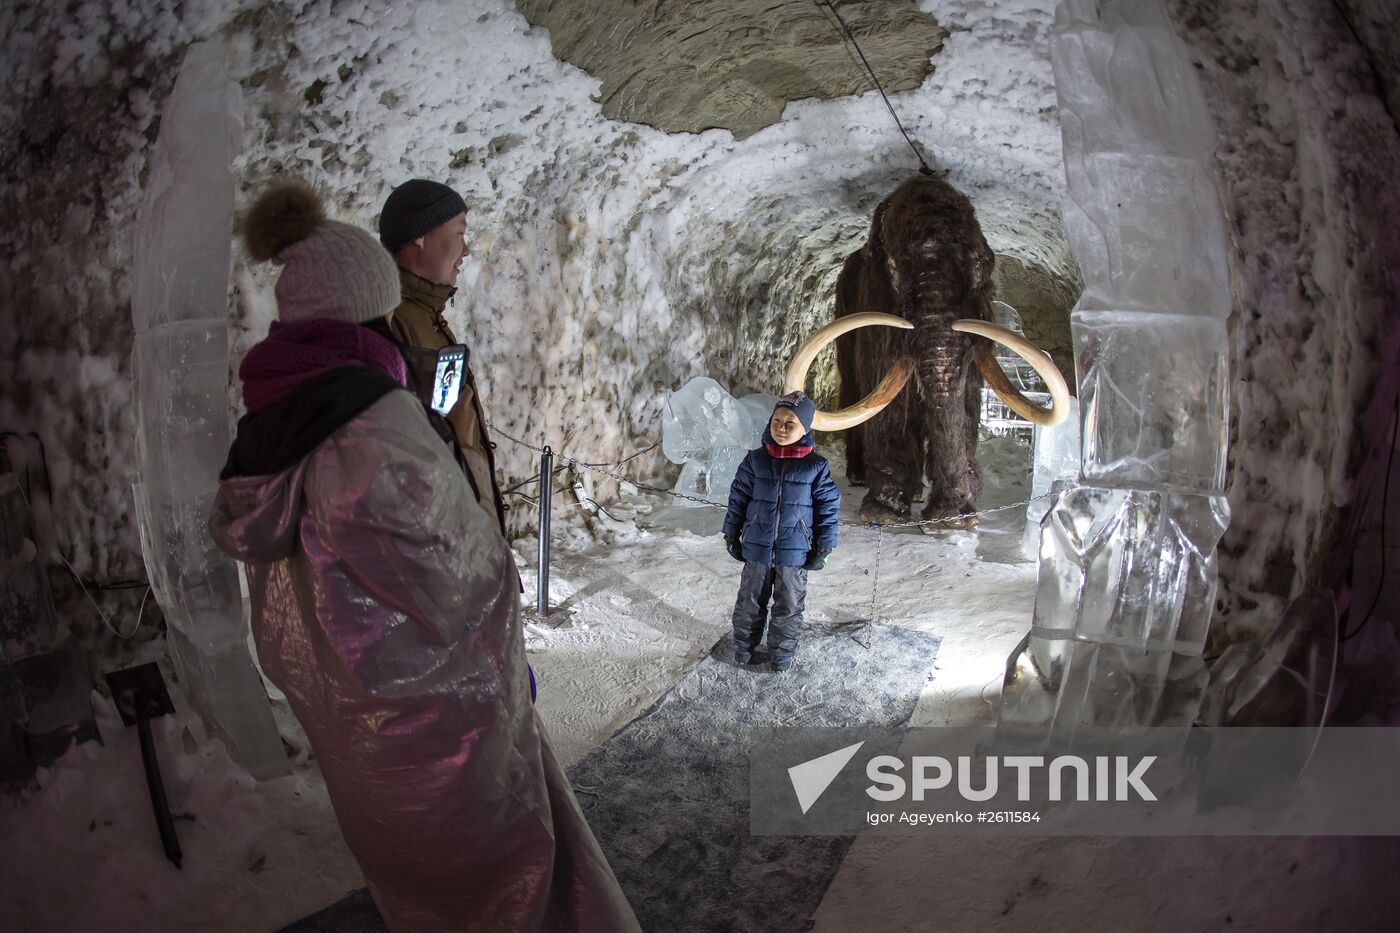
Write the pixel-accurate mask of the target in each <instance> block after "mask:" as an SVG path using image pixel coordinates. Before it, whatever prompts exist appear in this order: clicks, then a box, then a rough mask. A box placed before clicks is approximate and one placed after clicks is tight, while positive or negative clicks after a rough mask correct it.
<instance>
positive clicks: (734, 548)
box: [724, 536, 744, 562]
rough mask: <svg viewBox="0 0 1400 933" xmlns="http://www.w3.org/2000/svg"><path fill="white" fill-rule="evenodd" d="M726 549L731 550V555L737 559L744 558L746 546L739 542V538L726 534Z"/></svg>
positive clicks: (741, 559)
mask: <svg viewBox="0 0 1400 933" xmlns="http://www.w3.org/2000/svg"><path fill="white" fill-rule="evenodd" d="M724 546H725V549H726V550H728V551H729V556H730V557H732V558H734V559H735V560H737V561H740V562H742V561H743V560H744V546H743V545H742V544H740V543H739V539H738V538H734V537H728V536H726V537H725V539H724Z"/></svg>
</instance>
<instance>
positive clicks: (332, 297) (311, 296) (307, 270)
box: [243, 179, 401, 324]
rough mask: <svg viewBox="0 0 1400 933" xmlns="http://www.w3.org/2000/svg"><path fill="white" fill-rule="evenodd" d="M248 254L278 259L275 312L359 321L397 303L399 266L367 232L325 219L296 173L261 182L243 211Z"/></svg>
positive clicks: (281, 316)
mask: <svg viewBox="0 0 1400 933" xmlns="http://www.w3.org/2000/svg"><path fill="white" fill-rule="evenodd" d="M243 241H244V243H245V245H246V246H247V248H248V255H249V256H251V257H252V258H253V259H255V260H258V261H263V260H268V259H271V260H273V261H274V262H276V263H277V264H278V265H280V266H282V274H281V276H279V277H278V279H277V287H276V289H275V294H276V295H277V318H278V320H280V321H283V322H291V321H310V320H316V319H318V318H334V319H337V320H341V321H350V322H351V323H354V324H363V323H364V322H365V321H371V320H374V319H375V318H378V317H383V316H384V315H386V314H388V313H389V312H390V311H393V310H394V309H395V308H396V307H398V305H399V301H400V298H401V296H400V294H399V270H398V267H397V266H395V265H394V257H392V256H390V255H389V254H388V253H387V252H385V251H384V247H382V246H380V245H379V243H378V242H376V241H375V239H374V237H373V236H372V235H370V233H369V232H368V231H365V230H361V229H360V228H359V227H354V226H351V225H350V224H344V223H340V222H339V221H336V220H327V219H326V212H325V207H324V206H323V205H322V203H321V198H320V196H319V195H317V194H316V192H315V190H314V189H312V187H311V186H310V185H308V184H307V183H306V182H304V181H301V180H299V179H285V180H282V181H277V182H274V183H273V184H271V185H270V186H268V188H267V190H266V191H264V192H263V193H262V194H261V195H260V196H259V197H258V199H257V201H255V202H254V203H253V206H252V207H251V208H249V209H248V213H247V214H245V215H244V217H243Z"/></svg>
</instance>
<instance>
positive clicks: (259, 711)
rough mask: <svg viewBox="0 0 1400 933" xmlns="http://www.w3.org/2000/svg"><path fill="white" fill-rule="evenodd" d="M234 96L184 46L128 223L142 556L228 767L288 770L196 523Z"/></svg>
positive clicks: (236, 594) (216, 386)
mask: <svg viewBox="0 0 1400 933" xmlns="http://www.w3.org/2000/svg"><path fill="white" fill-rule="evenodd" d="M242 111H243V102H242V93H241V91H240V90H239V88H238V85H237V84H236V83H235V82H233V81H232V80H230V79H229V77H228V75H227V73H226V71H225V67H224V53H223V50H222V48H221V47H220V46H218V45H217V44H216V43H196V44H195V45H192V46H190V49H189V51H188V52H187V53H186V56H185V61H184V63H183V65H182V66H181V69H180V74H179V76H178V78H177V79H176V82H175V89H174V90H173V91H172V92H171V96H170V98H169V100H168V101H167V103H166V106H165V110H164V112H163V113H162V115H161V129H160V136H159V138H158V139H157V140H156V147H155V152H154V154H153V156H152V158H151V169H150V174H149V176H148V182H147V186H146V191H145V194H144V197H143V201H142V206H141V211H140V214H139V216H138V219H137V226H136V270H135V286H134V291H133V297H132V306H131V317H132V323H133V324H134V325H135V329H136V344H135V349H134V350H133V352H132V371H133V381H134V383H135V396H136V425H137V427H136V432H137V436H136V449H137V463H138V470H137V474H136V479H135V482H134V483H133V491H134V493H135V498H136V515H137V522H138V525H139V526H140V532H141V550H142V553H143V555H144V557H145V561H146V570H147V573H148V575H149V577H150V580H151V584H152V587H153V590H154V593H155V597H156V601H157V602H158V603H159V604H160V607H161V610H162V612H164V614H165V618H166V621H167V623H168V625H169V633H168V634H169V638H168V644H169V647H170V652H171V656H172V658H173V660H174V662H175V668H176V671H177V672H178V674H179V676H180V680H181V683H182V686H183V687H184V690H185V692H186V695H187V696H188V697H189V699H190V701H191V703H192V704H193V705H194V707H195V708H196V709H197V710H198V711H199V713H200V715H201V716H202V717H203V718H204V720H205V721H206V722H207V723H208V725H209V728H210V730H211V731H212V732H213V733H215V734H216V735H219V736H221V737H222V738H223V739H224V741H225V743H226V744H227V746H228V750H229V754H230V755H231V756H232V757H233V759H234V760H235V761H237V762H238V763H239V764H241V765H242V766H243V767H245V768H247V769H248V771H249V773H251V774H252V775H253V776H254V777H257V778H260V779H264V778H270V777H275V776H277V775H280V774H284V773H286V771H287V760H286V755H285V754H284V752H283V750H282V741H281V737H280V736H279V735H278V733H277V725H276V723H275V722H274V720H273V718H272V709H271V706H270V705H269V703H268V699H267V693H266V691H265V690H264V688H263V685H262V681H261V680H260V678H259V675H258V673H257V670H256V668H255V667H254V665H253V659H252V657H251V655H250V654H249V653H248V650H247V647H246V641H245V633H246V630H247V615H246V607H245V605H244V601H243V595H242V593H241V591H240V587H239V581H238V566H237V564H235V563H234V561H233V560H232V559H230V558H229V557H227V556H225V555H224V554H222V553H221V552H220V551H219V550H218V549H217V547H216V546H215V545H214V542H213V539H211V538H210V537H209V532H208V530H207V528H206V521H207V517H208V514H209V506H210V504H211V503H212V501H213V497H214V493H215V491H216V490H217V488H218V477H219V471H220V469H221V468H222V466H223V463H224V459H225V457H226V456H227V453H228V446H229V442H230V431H229V423H228V371H229V362H228V324H227V305H228V282H229V267H230V256H231V249H232V230H233V191H234V179H233V173H232V169H231V165H232V161H233V158H234V157H235V156H236V155H237V152H238V149H239V145H240V143H241V140H242V135H243V118H242Z"/></svg>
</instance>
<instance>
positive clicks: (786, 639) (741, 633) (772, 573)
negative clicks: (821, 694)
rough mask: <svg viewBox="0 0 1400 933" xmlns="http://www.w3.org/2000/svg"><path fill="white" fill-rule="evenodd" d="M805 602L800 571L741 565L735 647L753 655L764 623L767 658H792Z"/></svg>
mask: <svg viewBox="0 0 1400 933" xmlns="http://www.w3.org/2000/svg"><path fill="white" fill-rule="evenodd" d="M806 601H807V571H805V570H803V569H802V568H801V567H768V566H766V565H764V564H756V563H754V562H753V561H749V560H746V561H744V570H743V573H742V574H741V575H740V577H739V598H738V599H737V600H735V602H734V644H735V645H736V646H738V647H741V648H742V647H747V648H748V649H749V650H750V651H752V650H753V649H754V648H756V647H757V646H758V643H759V642H760V641H762V640H763V628H764V622H765V621H766V622H767V625H768V653H769V655H770V656H783V657H792V656H793V655H794V654H796V653H797V636H799V635H801V634H802V613H803V608H804V604H805V603H806ZM770 602H771V604H772V609H771V611H770V609H769V604H770Z"/></svg>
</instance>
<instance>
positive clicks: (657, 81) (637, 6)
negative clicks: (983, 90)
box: [516, 0, 948, 139]
mask: <svg viewBox="0 0 1400 933" xmlns="http://www.w3.org/2000/svg"><path fill="white" fill-rule="evenodd" d="M516 6H517V7H518V8H519V10H520V12H521V13H522V14H524V16H525V18H526V19H527V20H529V21H530V23H531V24H532V25H535V26H543V27H545V28H546V29H548V30H549V38H550V43H551V45H552V47H553V49H554V54H555V55H556V56H557V57H558V58H560V59H562V60H563V61H566V62H568V63H570V64H572V65H577V66H578V67H579V68H582V69H583V70H584V71H586V72H588V73H589V74H591V75H593V76H594V77H595V78H598V79H600V80H601V81H602V87H601V88H600V97H601V103H602V106H603V115H604V116H606V117H608V118H610V119H614V120H627V121H630V122H633V123H645V124H647V125H648V126H654V127H656V128H657V129H660V130H665V131H666V132H668V133H679V132H689V133H697V132H700V131H702V130H707V129H713V128H715V127H720V128H723V129H727V130H730V131H731V132H733V133H734V136H735V138H737V139H744V138H745V137H748V136H752V135H753V134H754V133H756V132H758V131H759V130H761V129H763V128H764V127H765V126H771V125H772V124H774V123H777V122H778V121H779V120H781V119H782V116H783V108H784V107H785V106H786V105H787V103H788V102H789V101H794V100H801V99H804V98H811V97H815V98H821V99H824V100H828V99H830V98H833V97H845V96H847V95H851V94H863V93H865V92H866V91H868V90H869V89H870V79H869V77H868V76H867V74H866V72H865V70H864V68H863V66H862V65H861V64H860V62H859V60H858V58H857V56H856V53H855V52H854V51H853V50H852V49H851V47H850V46H849V45H848V44H847V43H846V41H845V40H844V38H843V35H842V33H841V31H840V29H841V27H840V24H839V21H838V20H837V18H836V14H837V13H839V14H840V17H841V19H842V20H844V21H845V24H846V26H847V27H849V28H850V30H851V31H852V33H854V34H855V35H856V36H857V37H858V41H859V43H860V46H861V49H862V50H863V51H864V52H865V54H866V56H867V57H868V58H869V59H870V60H871V61H873V62H877V63H879V66H878V70H877V71H876V76H877V77H879V79H880V83H881V84H882V85H883V86H884V88H885V90H886V91H887V92H889V93H895V92H898V91H909V90H913V89H914V88H916V87H918V86H919V85H920V84H922V83H923V81H924V79H925V78H927V77H928V76H929V75H930V74H931V73H932V72H933V56H935V55H936V53H937V52H938V50H939V48H941V47H942V44H943V39H944V38H945V37H946V36H947V35H948V31H947V30H946V29H944V28H942V27H941V26H939V25H938V22H937V20H935V19H934V17H933V16H932V15H930V14H928V13H924V12H920V11H919V9H918V8H917V5H916V4H915V3H914V2H913V0H869V2H864V3H849V2H848V3H836V4H835V5H834V6H835V9H836V12H835V13H833V12H832V10H831V9H830V8H829V7H827V6H826V5H825V4H824V3H821V2H818V0H779V2H768V3H758V2H754V0H690V2H676V0H669V2H668V0H647V2H636V0H589V2H588V3H586V4H579V3H577V2H569V0H517V2H516ZM580 6H586V7H587V9H588V15H587V16H580V15H579V8H580Z"/></svg>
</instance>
